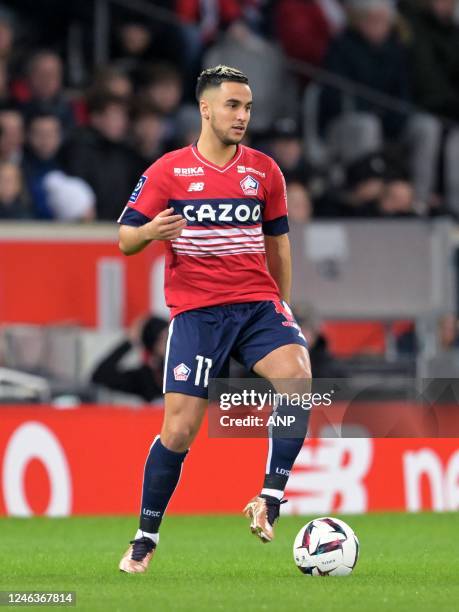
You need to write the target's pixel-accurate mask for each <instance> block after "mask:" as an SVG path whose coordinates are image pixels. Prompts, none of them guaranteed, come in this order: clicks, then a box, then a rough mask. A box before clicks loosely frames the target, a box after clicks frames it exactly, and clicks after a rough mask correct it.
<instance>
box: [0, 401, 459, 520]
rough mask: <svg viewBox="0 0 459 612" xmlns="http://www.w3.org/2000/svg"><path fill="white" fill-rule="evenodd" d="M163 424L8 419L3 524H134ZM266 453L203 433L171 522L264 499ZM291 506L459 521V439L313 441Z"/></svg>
mask: <svg viewBox="0 0 459 612" xmlns="http://www.w3.org/2000/svg"><path fill="white" fill-rule="evenodd" d="M161 420H162V411H161V409H158V408H152V407H146V408H141V409H137V410H132V409H127V408H114V407H110V406H84V407H79V408H75V409H69V410H57V409H54V408H52V407H43V406H23V407H18V406H10V407H8V406H6V407H2V408H0V423H1V426H0V478H1V480H0V515H22V516H28V515H33V514H47V515H51V516H52V515H55V516H57V515H69V514H80V515H81V514H130V513H137V511H138V507H139V502H140V497H139V496H140V485H141V477H142V471H143V466H144V462H145V457H146V454H147V452H148V448H149V445H150V444H151V442H152V440H153V438H154V437H155V435H156V434H157V433H158V432H159V430H160V426H161ZM266 452H267V441H266V440H264V439H261V438H259V439H240V438H238V439H235V438H233V439H231V438H226V439H219V438H210V437H209V436H208V432H207V424H206V423H204V425H203V428H202V430H201V432H200V434H199V435H198V438H197V439H196V441H195V443H194V444H193V446H192V448H191V451H190V453H189V455H188V457H187V459H186V461H185V467H184V470H183V474H182V478H181V481H180V486H179V488H178V490H177V492H176V494H175V496H174V498H173V500H172V502H171V504H170V507H169V509H168V511H169V512H171V513H224V512H240V511H241V509H242V507H243V506H244V504H245V503H246V502H247V500H248V499H249V498H250V497H251V496H253V495H254V494H255V493H257V492H258V491H259V489H260V486H261V483H262V479H263V473H264V467H265V461H266ZM228 492H231V494H228ZM286 497H287V498H288V499H289V503H288V504H286V506H285V511H286V512H291V513H302V514H311V513H312V514H318V513H320V514H325V513H332V512H336V513H338V512H367V511H377V510H412V511H416V510H424V509H425V510H428V509H435V510H457V509H458V508H459V440H456V439H453V438H451V439H440V438H438V439H428V438H423V439H419V438H418V439H415V438H412V439H409V438H400V439H371V438H352V439H345V438H344V439H340V438H329V439H321V438H313V439H310V440H308V441H307V442H306V443H305V445H304V447H303V449H302V451H301V453H300V455H299V457H298V460H297V462H296V465H295V468H294V470H293V472H292V475H291V477H290V480H289V484H288V489H287V492H286Z"/></svg>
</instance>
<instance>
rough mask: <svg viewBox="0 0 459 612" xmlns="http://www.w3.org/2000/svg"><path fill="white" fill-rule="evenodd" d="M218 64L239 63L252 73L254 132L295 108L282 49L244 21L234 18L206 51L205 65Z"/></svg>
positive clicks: (207, 66) (235, 64)
mask: <svg viewBox="0 0 459 612" xmlns="http://www.w3.org/2000/svg"><path fill="white" fill-rule="evenodd" d="M218 64H226V65H229V66H236V67H237V68H239V70H242V72H244V73H245V74H247V76H248V77H249V81H250V88H251V90H252V93H253V99H254V101H255V108H256V111H255V112H254V113H253V115H252V118H251V120H250V131H251V132H258V133H264V132H267V131H268V129H269V128H270V126H271V124H272V123H273V122H274V121H275V119H277V118H279V117H281V116H282V114H283V113H285V114H291V113H293V112H294V109H295V108H296V104H295V103H296V98H295V93H296V92H295V89H294V86H293V83H292V82H289V81H288V80H287V75H286V71H285V66H284V58H283V55H282V53H281V51H280V50H279V48H277V47H276V46H275V45H274V44H273V43H270V42H268V41H267V40H265V39H264V38H262V37H261V36H259V35H258V34H255V33H254V32H252V31H251V30H250V28H249V27H248V26H247V25H246V24H245V23H244V22H243V21H241V20H238V21H234V22H233V23H232V24H231V25H230V26H229V27H228V29H227V30H226V32H225V33H224V34H222V35H221V36H220V38H219V39H218V41H217V42H216V43H215V44H214V45H213V46H212V47H211V48H210V49H209V50H208V51H207V52H206V54H205V55H204V58H203V67H204V68H209V67H210V66H217V65H218Z"/></svg>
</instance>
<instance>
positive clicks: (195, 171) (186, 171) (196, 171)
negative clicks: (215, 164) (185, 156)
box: [174, 166, 204, 176]
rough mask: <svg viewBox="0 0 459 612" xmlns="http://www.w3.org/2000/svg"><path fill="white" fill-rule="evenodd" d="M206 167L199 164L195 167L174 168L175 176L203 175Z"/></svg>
mask: <svg viewBox="0 0 459 612" xmlns="http://www.w3.org/2000/svg"><path fill="white" fill-rule="evenodd" d="M203 174H204V168H203V167H202V166H197V167H194V168H174V176H202V175H203Z"/></svg>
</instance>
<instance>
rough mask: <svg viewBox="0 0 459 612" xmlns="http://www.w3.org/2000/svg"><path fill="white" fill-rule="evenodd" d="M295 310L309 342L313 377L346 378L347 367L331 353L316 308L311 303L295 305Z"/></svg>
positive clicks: (296, 317)
mask: <svg viewBox="0 0 459 612" xmlns="http://www.w3.org/2000/svg"><path fill="white" fill-rule="evenodd" d="M293 312H294V314H295V319H296V320H297V322H298V324H299V326H300V327H301V331H302V333H303V335H304V337H305V338H306V342H307V343H308V351H309V356H310V359H311V369H312V377H313V378H315V379H318V378H344V377H345V376H346V371H345V368H344V367H343V366H342V364H341V363H340V362H339V361H338V360H337V359H336V358H335V357H333V355H332V354H331V353H330V349H329V347H328V340H327V338H326V336H325V335H324V333H323V332H322V330H321V327H322V323H321V321H320V318H319V316H318V314H317V312H316V311H315V309H314V308H313V307H312V306H311V305H305V306H298V307H296V308H295V307H294V308H293Z"/></svg>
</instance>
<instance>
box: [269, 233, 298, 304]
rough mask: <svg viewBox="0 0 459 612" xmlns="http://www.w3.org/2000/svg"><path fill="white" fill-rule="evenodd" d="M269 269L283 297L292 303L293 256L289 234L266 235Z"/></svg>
mask: <svg viewBox="0 0 459 612" xmlns="http://www.w3.org/2000/svg"><path fill="white" fill-rule="evenodd" d="M265 249H266V261H267V264H268V270H269V273H270V274H271V276H272V277H273V279H274V280H275V282H276V284H277V286H278V288H279V293H280V296H281V299H283V300H285V301H286V302H287V303H288V304H290V293H291V287H292V258H291V255H290V240H289V237H288V234H282V235H281V236H265Z"/></svg>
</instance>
